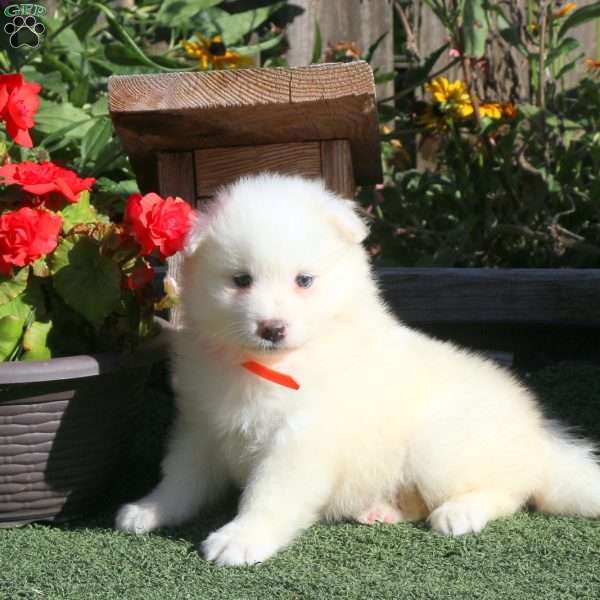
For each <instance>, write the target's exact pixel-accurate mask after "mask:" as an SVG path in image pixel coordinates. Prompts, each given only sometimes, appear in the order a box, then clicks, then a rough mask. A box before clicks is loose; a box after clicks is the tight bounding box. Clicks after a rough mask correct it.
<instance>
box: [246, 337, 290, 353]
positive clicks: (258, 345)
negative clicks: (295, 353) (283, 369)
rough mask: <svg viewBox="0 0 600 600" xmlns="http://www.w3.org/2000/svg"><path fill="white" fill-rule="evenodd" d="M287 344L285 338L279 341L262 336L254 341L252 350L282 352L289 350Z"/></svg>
mask: <svg viewBox="0 0 600 600" xmlns="http://www.w3.org/2000/svg"><path fill="white" fill-rule="evenodd" d="M289 349H290V348H289V347H288V344H287V343H286V341H285V340H281V341H280V342H271V341H270V340H263V339H262V338H258V339H256V340H255V341H254V344H253V350H258V351H259V352H266V353H267V354H274V353H276V352H282V351H284V350H289Z"/></svg>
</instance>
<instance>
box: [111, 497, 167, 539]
mask: <svg viewBox="0 0 600 600" xmlns="http://www.w3.org/2000/svg"><path fill="white" fill-rule="evenodd" d="M115 525H116V527H117V529H120V530H121V531H128V532H129V533H138V534H139V533H147V532H148V531H152V530H153V529H156V528H157V527H158V525H159V522H158V515H157V511H156V509H155V508H154V507H152V506H144V505H143V504H125V505H124V506H122V507H121V508H120V509H119V511H118V512H117V517H116V519H115Z"/></svg>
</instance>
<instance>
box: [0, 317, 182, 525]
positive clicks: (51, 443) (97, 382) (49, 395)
mask: <svg viewBox="0 0 600 600" xmlns="http://www.w3.org/2000/svg"><path fill="white" fill-rule="evenodd" d="M158 321H159V324H160V326H161V333H160V334H159V335H158V336H157V337H156V338H154V339H152V340H151V341H149V342H148V343H146V344H144V345H143V346H142V347H141V348H140V349H139V350H138V351H136V352H135V353H134V354H132V355H129V356H127V357H122V356H119V355H118V354H112V353H106V354H98V355H81V356H72V357H67V358H56V359H52V360H49V361H35V362H17V363H0V527H11V526H16V525H22V524H25V523H30V522H33V521H42V520H43V521H48V520H49V521H64V520H68V519H72V518H75V517H81V516H84V515H86V514H90V513H92V512H94V511H96V510H98V509H99V508H101V506H102V504H103V503H104V504H105V503H106V502H107V501H108V500H109V498H108V493H109V491H110V489H111V487H112V486H113V484H114V480H115V477H116V476H117V475H118V474H119V472H120V467H121V466H122V465H123V463H124V461H126V459H127V455H128V452H129V450H130V447H131V442H132V439H133V437H134V433H135V431H136V422H137V420H138V417H139V414H140V410H141V409H142V405H143V400H144V388H145V384H146V379H147V376H148V374H149V372H150V368H151V367H152V365H153V364H154V363H156V362H158V361H161V360H164V359H165V358H166V357H167V341H168V340H167V338H168V335H169V332H170V330H171V327H170V326H169V324H168V323H167V322H166V321H163V320H162V319H159V320H158Z"/></svg>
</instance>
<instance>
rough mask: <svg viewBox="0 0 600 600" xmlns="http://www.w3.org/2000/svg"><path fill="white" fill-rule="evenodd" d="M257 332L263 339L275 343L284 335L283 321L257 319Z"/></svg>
mask: <svg viewBox="0 0 600 600" xmlns="http://www.w3.org/2000/svg"><path fill="white" fill-rule="evenodd" d="M257 333H258V335H259V336H260V337H261V338H262V339H263V340H268V341H269V342H273V343H274V344H276V343H277V342H280V341H281V340H282V339H283V338H284V337H285V321H282V320H281V319H269V320H268V321H259V322H258V329H257Z"/></svg>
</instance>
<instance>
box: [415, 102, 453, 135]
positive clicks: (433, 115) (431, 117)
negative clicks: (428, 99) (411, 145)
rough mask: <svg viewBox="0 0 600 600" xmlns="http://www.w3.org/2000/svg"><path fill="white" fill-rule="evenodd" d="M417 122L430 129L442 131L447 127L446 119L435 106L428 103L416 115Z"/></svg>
mask: <svg viewBox="0 0 600 600" xmlns="http://www.w3.org/2000/svg"><path fill="white" fill-rule="evenodd" d="M417 123H418V124H419V125H421V126H423V127H425V128H426V129H429V130H431V131H437V132H443V131H446V130H447V129H448V120H447V119H446V117H445V116H444V113H443V112H442V111H440V110H439V108H438V107H437V106H435V105H434V106H431V105H430V104H428V105H427V106H426V107H425V108H423V110H422V112H421V114H420V115H419V116H418V117H417Z"/></svg>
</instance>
